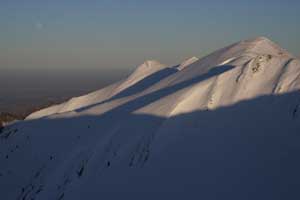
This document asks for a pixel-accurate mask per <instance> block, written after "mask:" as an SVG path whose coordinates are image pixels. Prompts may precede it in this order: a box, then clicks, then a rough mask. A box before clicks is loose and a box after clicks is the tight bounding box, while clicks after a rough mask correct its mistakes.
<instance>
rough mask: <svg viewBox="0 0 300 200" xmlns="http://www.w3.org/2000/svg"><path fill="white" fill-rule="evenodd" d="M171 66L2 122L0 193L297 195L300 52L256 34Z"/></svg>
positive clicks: (142, 69)
mask: <svg viewBox="0 0 300 200" xmlns="http://www.w3.org/2000/svg"><path fill="white" fill-rule="evenodd" d="M178 66H179V67H168V66H165V65H162V64H160V63H159V62H157V61H146V62H145V63H144V64H142V65H141V66H139V67H137V69H136V70H135V71H134V72H133V73H132V74H131V75H130V76H128V77H127V78H126V79H124V80H121V81H119V82H117V83H115V84H112V85H110V86H108V87H106V88H103V89H101V90H98V91H95V92H93V93H90V94H87V95H84V96H81V97H76V98H73V99H70V100H69V101H67V102H65V103H62V104H60V105H55V106H52V107H49V108H46V109H43V110H40V111H38V112H35V113H32V114H31V115H30V116H28V117H27V119H26V120H24V121H20V122H16V123H13V124H11V125H9V126H7V127H5V128H4V129H3V130H1V134H0V136H1V141H2V144H1V145H0V153H1V154H0V162H1V166H0V175H1V176H0V185H1V186H2V187H1V188H3V189H2V190H0V196H1V197H2V198H3V199H24V200H28V199H35V200H39V199H43V200H48V199H49V200H50V199H59V200H62V199H63V200H67V199H70V200H71V199H72V200H76V199H78V200H79V199H101V198H102V199H120V198H123V199H298V198H299V197H300V196H299V192H298V186H299V179H300V173H299V168H300V162H299V161H298V155H299V154H300V145H299V144H300V136H299V133H300V62H299V60H297V59H296V58H294V57H293V56H292V55H290V54H289V53H288V52H287V51H286V50H284V49H282V48H281V47H280V46H278V45H277V44H275V43H274V42H272V41H271V40H269V39H267V38H264V37H259V38H255V39H249V40H245V41H241V42H238V43H235V44H232V45H230V46H227V47H225V48H222V49H220V50H217V51H216V52H214V53H212V54H210V55H208V56H206V57H203V58H201V59H198V58H195V57H193V58H191V59H188V60H186V61H184V62H183V63H182V64H179V65H178ZM4 188H5V189H4Z"/></svg>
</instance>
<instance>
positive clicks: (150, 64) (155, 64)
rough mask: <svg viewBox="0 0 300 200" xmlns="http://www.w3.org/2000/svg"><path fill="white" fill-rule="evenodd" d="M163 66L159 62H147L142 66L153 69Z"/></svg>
mask: <svg viewBox="0 0 300 200" xmlns="http://www.w3.org/2000/svg"><path fill="white" fill-rule="evenodd" d="M162 65H163V64H161V63H160V62H159V61H157V60H146V61H145V62H144V63H143V64H142V65H141V66H144V67H153V66H162Z"/></svg>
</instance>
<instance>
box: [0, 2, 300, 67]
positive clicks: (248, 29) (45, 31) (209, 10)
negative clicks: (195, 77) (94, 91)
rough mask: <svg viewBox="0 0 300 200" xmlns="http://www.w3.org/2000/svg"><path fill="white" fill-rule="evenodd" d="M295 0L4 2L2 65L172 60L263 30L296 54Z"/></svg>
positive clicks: (0, 11)
mask: <svg viewBox="0 0 300 200" xmlns="http://www.w3.org/2000/svg"><path fill="white" fill-rule="evenodd" d="M299 11H300V1H296V0H282V1H279V0H272V1H269V0H268V1H262V0H252V1H243V0H240V1H237V0H233V1H217V0H204V1H199V0H197V1H196V0H186V1H182V0H172V1H163V0H152V1H142V0H139V1H138V0H129V1H126V0H118V1H113V0H98V1H97V0H81V1H79V0H70V1H67V0H52V1H48V0H47V1H46V0H26V1H24V0H1V1H0V27H1V32H0V44H1V45H0V69H4V68H6V69H7V68H10V69H15V70H18V69H22V70H27V69H28V70H43V69H48V70H49V69H53V70H60V69H63V70H64V71H66V70H70V69H76V70H78V69H87V70H90V69H93V70H94V69H99V70H102V69H108V68H117V69H118V68H122V69H124V68H133V67H135V66H136V65H138V64H140V63H142V62H143V61H144V60H146V59H157V60H160V61H161V62H163V63H166V64H175V63H178V62H180V61H181V60H183V59H185V58H187V57H191V56H198V57H201V56H203V55H205V54H207V53H209V52H211V51H214V50H216V49H218V48H221V47H223V46H225V45H228V44H230V43H233V42H236V41H238V40H241V39H246V38H249V37H255V36H261V35H263V36H267V37H269V38H270V39H272V40H274V41H275V42H277V43H279V44H280V45H281V46H282V47H284V48H286V49H288V50H289V51H290V52H292V53H294V54H297V55H298V54H300V40H299V36H300V26H299V19H300V12H299Z"/></svg>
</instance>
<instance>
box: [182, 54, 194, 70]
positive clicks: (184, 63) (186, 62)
mask: <svg viewBox="0 0 300 200" xmlns="http://www.w3.org/2000/svg"><path fill="white" fill-rule="evenodd" d="M198 60H199V58H197V57H195V56H193V57H191V58H188V59H186V60H185V61H183V62H182V63H181V64H180V65H179V66H178V67H177V69H178V70H183V69H184V68H186V67H188V66H189V65H191V64H193V63H195V62H197V61H198Z"/></svg>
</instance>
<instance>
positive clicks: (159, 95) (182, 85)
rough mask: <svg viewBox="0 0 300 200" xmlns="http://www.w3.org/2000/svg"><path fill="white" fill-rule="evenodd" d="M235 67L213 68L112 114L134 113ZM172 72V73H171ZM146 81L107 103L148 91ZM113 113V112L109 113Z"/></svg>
mask: <svg viewBox="0 0 300 200" xmlns="http://www.w3.org/2000/svg"><path fill="white" fill-rule="evenodd" d="M233 68H234V66H231V65H223V66H217V67H215V68H212V69H211V70H209V71H208V72H207V73H205V74H201V75H199V76H197V77H195V78H192V79H189V80H186V81H183V82H180V83H177V84H175V85H172V86H168V87H166V88H163V89H159V90H157V91H154V92H151V93H149V94H146V95H144V96H141V97H138V98H136V99H134V100H132V101H129V102H128V103H125V104H124V105H121V106H119V107H117V108H116V109H113V110H112V112H114V111H119V112H121V111H122V110H124V111H125V112H132V111H134V110H137V109H138V108H141V107H143V106H145V105H148V104H150V103H153V102H155V101H157V100H159V99H161V98H163V97H166V96H168V95H171V94H173V93H175V92H177V91H179V90H182V89H184V88H187V87H189V86H191V85H194V84H197V83H200V82H201V81H205V80H207V79H209V78H211V77H213V76H217V75H220V74H222V73H224V72H226V71H229V70H231V69H233ZM175 71H176V70H175V69H171V70H170V71H169V70H168V71H166V72H167V73H166V72H163V73H166V74H168V75H170V74H173V73H174V72H175ZM170 72H171V73H170ZM153 77H155V78H157V77H156V76H152V77H149V78H146V79H147V80H145V82H146V83H149V82H151V83H156V82H157V81H154V78H153ZM162 77H165V76H162ZM143 82H144V81H143V80H142V81H140V82H139V83H137V84H136V85H134V86H132V87H130V88H129V89H125V90H124V91H123V92H121V93H119V94H117V95H116V96H114V97H112V98H111V99H109V100H107V101H105V103H106V102H108V101H111V100H114V99H117V98H121V97H124V96H127V95H129V94H134V93H137V92H139V91H142V90H143V89H146V87H145V84H144V83H143ZM103 103H104V102H100V103H96V104H93V105H90V106H87V107H83V108H80V109H78V110H77V112H82V111H84V110H88V109H90V108H92V107H94V106H98V105H101V104H103ZM109 112H111V111H109Z"/></svg>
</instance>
